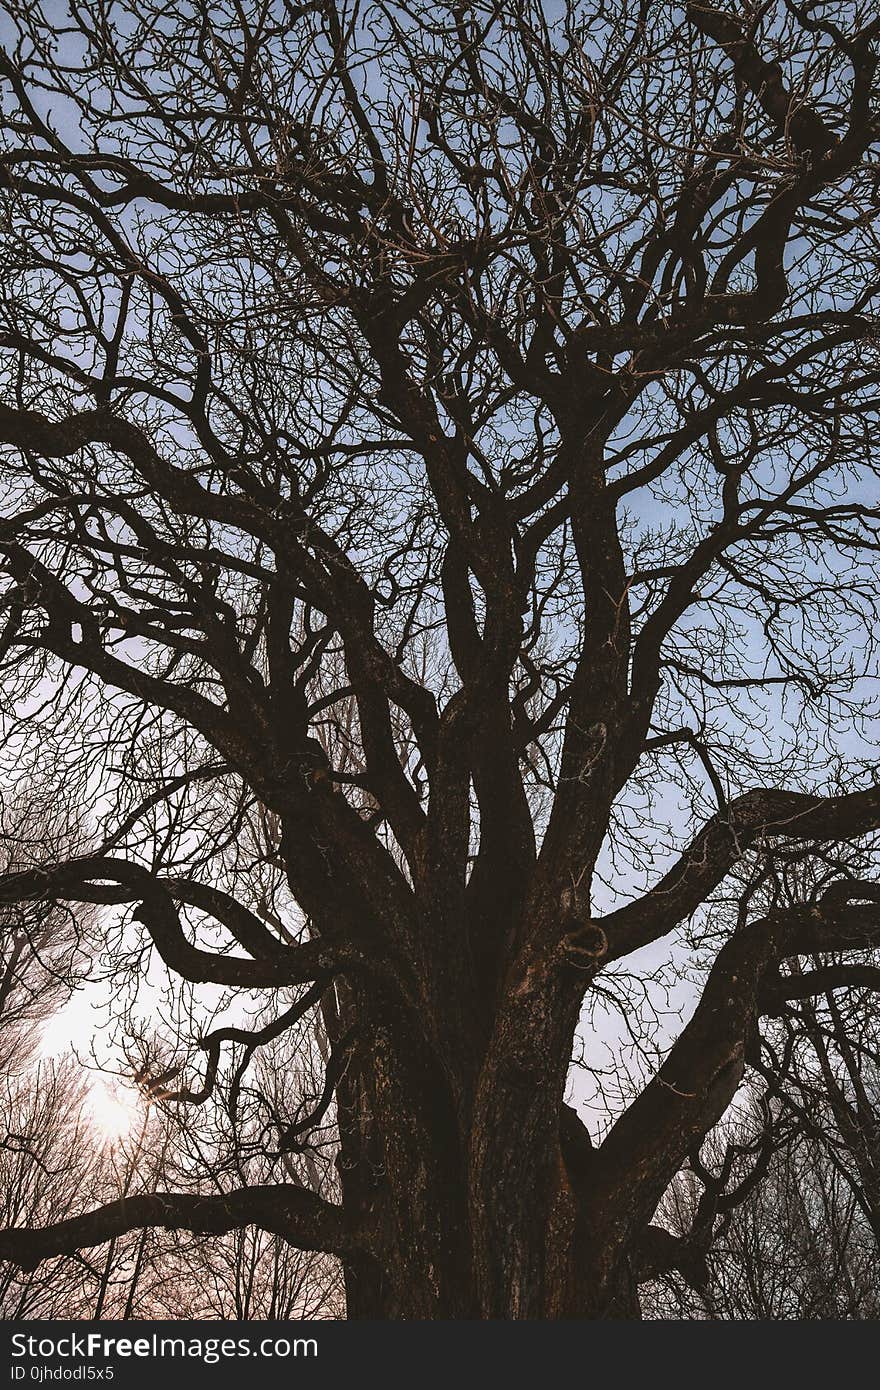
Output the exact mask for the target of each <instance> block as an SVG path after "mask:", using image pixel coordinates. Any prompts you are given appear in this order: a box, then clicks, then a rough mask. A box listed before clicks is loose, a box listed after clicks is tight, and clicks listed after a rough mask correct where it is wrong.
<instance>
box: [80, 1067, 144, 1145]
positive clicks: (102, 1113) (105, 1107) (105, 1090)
mask: <svg viewBox="0 0 880 1390" xmlns="http://www.w3.org/2000/svg"><path fill="white" fill-rule="evenodd" d="M88 1110H89V1114H90V1116H91V1119H92V1121H93V1123H94V1126H95V1129H96V1131H97V1133H98V1134H99V1136H100V1137H101V1139H103V1140H104V1141H105V1142H106V1143H111V1144H115V1143H119V1142H121V1141H122V1140H123V1139H126V1138H127V1137H128V1135H129V1134H130V1133H131V1131H132V1129H133V1128H134V1126H135V1123H136V1122H137V1120H138V1118H139V1115H140V1113H141V1106H140V1103H139V1096H138V1093H137V1092H136V1091H135V1090H133V1088H132V1087H130V1086H122V1085H120V1084H119V1083H118V1082H114V1081H112V1080H110V1079H109V1078H106V1077H102V1078H101V1079H100V1080H98V1081H96V1082H95V1083H94V1085H93V1086H92V1087H91V1089H90V1092H89V1099H88Z"/></svg>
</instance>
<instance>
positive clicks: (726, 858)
mask: <svg viewBox="0 0 880 1390" xmlns="http://www.w3.org/2000/svg"><path fill="white" fill-rule="evenodd" d="M878 826H880V787H870V788H868V789H867V790H866V791H860V792H849V793H847V794H846V795H844V796H830V797H822V796H811V795H807V794H804V793H801V792H788V791H777V790H774V789H772V788H756V789H755V790H754V791H750V792H746V794H745V795H744V796H740V797H738V798H737V799H736V800H735V801H732V802H730V803H729V805H728V806H727V808H726V809H725V810H724V811H723V812H719V813H718V814H717V815H715V816H713V817H712V818H711V820H709V821H707V822H706V824H705V825H704V826H703V829H702V830H701V831H700V832H699V834H698V835H697V836H696V838H695V839H694V840H693V841H692V842H691V844H690V845H689V846H688V848H687V849H686V850H685V851H684V853H683V854H682V855H681V857H680V859H679V860H678V862H677V863H676V864H674V865H673V867H672V868H671V869H670V870H669V872H668V873H667V874H665V875H664V876H663V878H662V879H661V880H660V882H659V883H658V884H656V885H655V887H654V888H652V889H651V890H650V892H648V893H646V894H645V896H644V897H642V898H638V899H637V900H636V901H635V902H632V903H627V905H626V906H625V907H621V908H618V909H617V911H616V912H612V913H609V915H608V916H607V917H603V918H601V919H600V921H599V923H598V925H599V926H601V928H602V930H603V931H604V933H605V935H606V936H607V938H608V943H609V949H608V960H609V961H611V960H617V959H618V958H619V957H620V956H625V955H628V954H629V953H630V951H636V950H638V949H639V947H641V946H646V945H647V944H648V943H649V942H651V941H656V939H657V938H658V937H660V936H665V935H666V933H667V932H669V931H671V930H672V928H673V927H675V926H676V925H677V924H678V923H679V922H681V921H683V920H684V919H685V918H686V917H689V916H690V914H691V913H692V912H694V911H695V910H696V909H697V908H698V907H699V906H700V904H701V903H702V902H704V901H705V899H706V897H707V896H708V894H709V893H711V892H712V890H713V889H714V888H717V886H718V884H719V883H720V882H721V880H722V879H723V878H724V877H725V875H726V874H727V873H729V871H730V870H731V869H732V868H733V866H734V864H735V863H736V862H737V860H738V859H740V858H741V857H742V855H743V854H745V852H746V851H747V850H748V849H749V847H750V846H751V845H753V844H754V843H755V841H756V840H758V839H760V838H761V837H762V836H765V835H780V836H784V837H785V838H786V839H790V840H834V839H846V838H851V837H852V836H855V835H863V834H865V833H866V832H867V831H869V830H875V829H877V828H878Z"/></svg>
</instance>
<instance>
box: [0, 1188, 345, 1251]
mask: <svg viewBox="0 0 880 1390" xmlns="http://www.w3.org/2000/svg"><path fill="white" fill-rule="evenodd" d="M245 1226H259V1227H260V1228H261V1229H262V1230H264V1231H271V1232H273V1234H275V1235H280V1236H284V1238H285V1239H286V1240H289V1241H290V1243H291V1244H292V1245H296V1246H298V1247H299V1249H301V1250H324V1251H327V1252H328V1253H330V1254H334V1255H348V1254H350V1253H353V1252H355V1251H357V1250H359V1249H362V1248H363V1246H364V1244H365V1242H364V1240H363V1237H362V1236H359V1235H358V1234H357V1233H355V1232H354V1231H353V1230H352V1229H351V1228H350V1226H349V1224H348V1223H347V1222H346V1220H345V1216H344V1214H343V1211H342V1208H341V1207H337V1206H334V1205H333V1204H332V1203H330V1202H325V1201H324V1200H323V1198H321V1197H317V1196H316V1195H315V1193H314V1192H309V1191H308V1189H307V1188H304V1187H298V1186H297V1185H296V1184H294V1183H279V1184H273V1185H272V1186H265V1187H241V1188H237V1189H236V1190H235V1191H233V1192H229V1193H226V1194H225V1195H224V1196H211V1197H201V1196H196V1195H193V1194H190V1193H186V1192H156V1193H141V1194H139V1195H138V1196H135V1197H123V1198H121V1199H120V1200H119V1201H117V1202H108V1203H107V1204H106V1206H103V1207H96V1208H95V1210H94V1211H88V1212H85V1213H84V1214H83V1215H82V1216H73V1217H70V1218H69V1219H68V1220H66V1221H59V1222H57V1223H56V1224H55V1225H52V1226H44V1227H42V1228H40V1229H34V1228H32V1227H28V1226H20V1227H11V1228H9V1229H8V1230H5V1231H0V1259H2V1260H9V1261H10V1262H11V1263H12V1264H15V1265H18V1266H19V1268H21V1269H25V1270H30V1269H35V1268H36V1266H37V1265H38V1264H40V1263H41V1261H43V1260H49V1259H52V1258H54V1257H56V1256H58V1255H73V1254H75V1253H76V1251H78V1250H82V1249H85V1248H88V1247H90V1246H94V1245H103V1244H104V1243H105V1242H106V1241H108V1240H114V1239H116V1238H118V1237H119V1236H123V1235H126V1234H127V1232H129V1231H135V1230H140V1229H143V1228H144V1227H158V1228H161V1229H164V1230H183V1231H192V1232H193V1233H194V1234H196V1235H215V1236H216V1235H225V1234H226V1232H227V1231H237V1230H241V1229H242V1228H243V1227H245Z"/></svg>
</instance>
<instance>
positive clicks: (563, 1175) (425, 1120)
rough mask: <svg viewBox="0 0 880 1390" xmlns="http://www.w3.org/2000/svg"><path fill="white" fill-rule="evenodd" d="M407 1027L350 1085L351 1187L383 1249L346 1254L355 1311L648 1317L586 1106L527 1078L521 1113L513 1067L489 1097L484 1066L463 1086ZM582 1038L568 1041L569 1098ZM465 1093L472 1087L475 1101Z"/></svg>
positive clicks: (382, 1033)
mask: <svg viewBox="0 0 880 1390" xmlns="http://www.w3.org/2000/svg"><path fill="white" fill-rule="evenodd" d="M348 1002H349V1005H350V1004H351V1002H352V1001H351V1000H349V1001H348ZM397 1025H398V1026H397V1027H391V1026H389V1027H386V1028H383V1027H376V1028H375V1029H374V1031H373V1033H372V1038H371V1046H370V1047H369V1049H364V1050H363V1051H362V1052H359V1054H358V1056H357V1057H356V1059H355V1060H354V1061H353V1063H352V1065H351V1067H350V1068H349V1070H348V1072H347V1074H346V1077H345V1079H344V1085H343V1086H342V1087H341V1088H340V1092H339V1121H340V1134H341V1152H340V1157H339V1160H338V1167H339V1173H340V1181H341V1185H342V1191H343V1198H344V1202H345V1205H346V1208H347V1209H348V1210H349V1211H351V1213H352V1216H353V1218H354V1219H355V1220H358V1221H364V1220H366V1221H367V1223H368V1224H369V1225H370V1226H372V1228H373V1229H374V1230H375V1231H376V1245H375V1248H376V1252H377V1253H376V1255H375V1257H363V1258H358V1259H356V1260H351V1261H349V1262H348V1263H347V1264H346V1265H345V1283H346V1298H347V1310H348V1317H349V1318H352V1319H358V1318H373V1319H399V1318H403V1319H430V1320H436V1319H462V1318H468V1319H474V1318H477V1319H493V1318H504V1319H507V1318H509V1319H522V1318H538V1319H556V1318H603V1317H639V1316H640V1309H639V1302H638V1297H637V1292H636V1285H635V1282H634V1279H633V1276H632V1273H631V1260H630V1257H629V1253H628V1252H627V1251H625V1250H621V1247H620V1242H619V1241H618V1240H616V1239H615V1235H614V1232H615V1229H616V1228H615V1226H614V1223H612V1222H609V1221H607V1220H603V1221H602V1222H601V1224H600V1223H598V1222H596V1221H595V1220H591V1218H590V1217H589V1215H588V1212H589V1204H588V1202H587V1201H586V1200H585V1198H586V1194H587V1192H588V1188H589V1181H590V1171H591V1165H592V1164H593V1161H594V1158H595V1155H594V1151H593V1149H592V1146H591V1144H590V1140H589V1137H588V1135H587V1132H586V1130H585V1128H584V1127H583V1125H582V1124H581V1122H580V1120H579V1119H578V1118H577V1116H576V1115H575V1113H574V1112H573V1111H572V1110H570V1109H569V1108H568V1107H567V1106H565V1105H563V1104H562V1103H561V1099H555V1100H554V1099H553V1098H551V1097H549V1096H548V1097H543V1096H539V1097H538V1099H539V1100H540V1102H541V1103H540V1105H539V1106H538V1107H537V1109H536V1107H535V1099H536V1095H535V1093H534V1091H533V1090H532V1088H531V1087H523V1088H522V1094H521V1097H520V1100H521V1103H520V1105H519V1106H518V1107H517V1111H516V1113H513V1114H511V1115H510V1116H509V1118H508V1117H507V1116H506V1115H505V1109H504V1107H505V1104H506V1103H507V1102H508V1101H509V1095H508V1096H506V1095H505V1090H504V1078H503V1077H500V1078H497V1079H496V1081H495V1082H494V1083H493V1084H492V1085H490V1087H489V1090H490V1094H489V1095H488V1096H486V1095H485V1094H481V1093H480V1087H479V1084H478V1082H477V1079H476V1077H474V1078H472V1084H471V1085H470V1086H464V1085H462V1086H458V1087H456V1088H455V1090H456V1091H457V1093H458V1094H457V1095H456V1094H454V1093H453V1087H452V1086H450V1084H449V1081H448V1077H447V1075H446V1072H445V1070H444V1067H443V1066H442V1064H441V1063H440V1062H439V1061H438V1059H437V1058H436V1057H435V1056H434V1055H433V1053H432V1051H431V1049H430V1048H428V1047H427V1046H426V1045H425V1043H424V1039H423V1038H421V1039H420V1038H419V1037H418V1036H417V1034H416V1033H415V1032H411V1031H409V1030H406V1029H405V1028H404V1025H402V1024H401V1022H400V1020H399V1019H398V1020H397ZM569 1047H570V1042H568V1041H567V1040H566V1041H565V1042H562V1041H560V1055H561V1056H562V1057H564V1062H563V1065H562V1066H561V1067H559V1068H558V1070H559V1072H560V1073H561V1079H560V1082H559V1095H560V1096H561V1094H562V1090H563V1089H564V1084H565V1070H566V1065H565V1064H566V1063H567V1057H568V1053H567V1051H566V1049H567V1048H569ZM485 1070H486V1060H485V1058H483V1071H484V1072H485ZM514 1072H515V1074H516V1075H517V1078H518V1079H519V1080H521V1077H520V1076H519V1073H517V1072H516V1068H515V1066H514ZM462 1095H470V1096H471V1097H472V1100H471V1102H470V1105H469V1106H468V1108H467V1110H466V1111H465V1112H464V1113H463V1112H462V1103H461V1099H460V1098H461V1096H462ZM551 1108H555V1112H556V1118H555V1123H554V1122H553V1120H552V1119H551V1122H550V1124H549V1125H548V1126H547V1129H546V1132H545V1133H543V1134H542V1133H541V1132H540V1126H539V1124H538V1121H539V1120H540V1117H541V1116H542V1115H544V1114H546V1113H548V1111H549V1110H550V1109H551ZM495 1116H498V1117H499V1120H498V1122H497V1123H494V1117H495ZM478 1117H479V1118H478ZM487 1123H492V1124H493V1131H492V1133H486V1132H485V1126H486V1124H487ZM536 1125H538V1127H537V1128H535V1129H534V1132H533V1135H532V1142H531V1148H532V1149H533V1150H534V1152H535V1154H538V1155H540V1156H541V1159H540V1161H539V1162H538V1166H537V1170H536V1175H535V1180H533V1181H532V1182H531V1183H530V1184H529V1186H528V1187H526V1188H525V1189H523V1188H522V1186H521V1185H520V1184H521V1183H522V1181H523V1172H522V1164H521V1159H522V1156H523V1148H524V1138H525V1131H526V1129H528V1127H529V1126H532V1127H535V1126H536ZM481 1127H482V1132H480V1131H481ZM475 1135H478V1136H479V1138H478V1140H475ZM511 1194H513V1195H512V1196H511Z"/></svg>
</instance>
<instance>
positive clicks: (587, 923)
mask: <svg viewBox="0 0 880 1390" xmlns="http://www.w3.org/2000/svg"><path fill="white" fill-rule="evenodd" d="M559 902H560V907H561V908H562V921H561V923H560V926H561V932H562V935H561V940H560V943H559V949H560V954H561V955H562V958H563V959H564V960H565V961H566V962H567V964H569V965H572V966H574V967H575V969H577V970H585V971H589V972H591V973H595V971H597V970H598V969H599V967H600V966H601V964H602V961H603V960H604V959H605V956H606V955H607V953H608V938H607V936H606V935H605V933H604V931H603V930H602V928H601V927H600V926H598V925H597V924H596V923H595V922H593V921H591V919H590V905H589V902H588V901H587V899H586V897H585V895H584V894H582V893H580V892H579V891H578V889H577V888H566V889H564V890H563V892H562V894H561V896H560V900H559Z"/></svg>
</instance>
